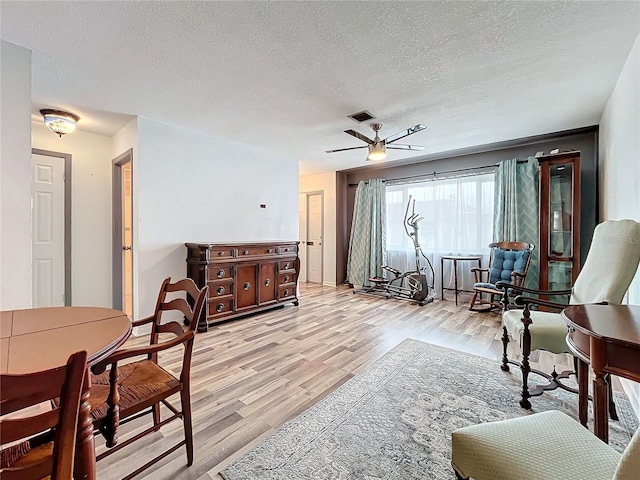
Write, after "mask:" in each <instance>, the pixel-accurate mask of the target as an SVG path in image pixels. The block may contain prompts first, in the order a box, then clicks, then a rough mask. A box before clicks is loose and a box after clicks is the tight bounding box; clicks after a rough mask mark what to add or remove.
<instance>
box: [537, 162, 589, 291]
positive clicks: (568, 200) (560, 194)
mask: <svg viewBox="0 0 640 480" xmlns="http://www.w3.org/2000/svg"><path fill="white" fill-rule="evenodd" d="M538 162H539V164H540V257H539V265H540V270H539V271H540V290H565V289H569V288H571V286H572V285H573V283H574V282H575V280H576V278H577V276H578V273H579V272H580V152H579V151H573V152H564V153H557V154H551V155H544V156H541V157H538ZM552 300H555V301H560V302H563V303H567V301H568V298H566V297H556V298H555V299H552Z"/></svg>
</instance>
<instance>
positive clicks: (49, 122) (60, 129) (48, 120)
mask: <svg viewBox="0 0 640 480" xmlns="http://www.w3.org/2000/svg"><path fill="white" fill-rule="evenodd" d="M40 113H41V114H42V116H43V118H44V124H45V125H46V126H47V127H49V130H51V131H52V132H53V133H55V134H57V135H59V136H60V137H62V135H66V134H67V133H71V132H73V131H74V130H75V129H76V123H77V122H78V120H80V117H78V116H77V115H74V114H73V113H69V112H63V111H62V110H51V109H48V108H46V109H43V110H40Z"/></svg>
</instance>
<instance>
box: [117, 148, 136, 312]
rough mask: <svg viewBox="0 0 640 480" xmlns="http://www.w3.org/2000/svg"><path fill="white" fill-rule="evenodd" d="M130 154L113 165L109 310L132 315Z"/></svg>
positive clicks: (123, 155) (131, 179)
mask: <svg viewBox="0 0 640 480" xmlns="http://www.w3.org/2000/svg"><path fill="white" fill-rule="evenodd" d="M132 159H133V155H132V150H129V151H127V152H125V153H123V154H122V155H120V156H119V157H117V158H116V159H115V160H114V161H113V308H116V309H118V310H122V311H124V312H126V313H127V315H129V316H130V317H132V316H133V315H134V312H133V188H132V185H133V171H132Z"/></svg>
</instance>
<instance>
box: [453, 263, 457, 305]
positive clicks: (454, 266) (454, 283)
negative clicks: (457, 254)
mask: <svg viewBox="0 0 640 480" xmlns="http://www.w3.org/2000/svg"><path fill="white" fill-rule="evenodd" d="M453 287H454V288H455V289H456V307H457V306H458V261H457V260H454V261H453Z"/></svg>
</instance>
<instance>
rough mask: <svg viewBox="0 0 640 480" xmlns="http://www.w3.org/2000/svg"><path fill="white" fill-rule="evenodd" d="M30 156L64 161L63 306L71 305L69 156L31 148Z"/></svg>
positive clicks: (68, 154)
mask: <svg viewBox="0 0 640 480" xmlns="http://www.w3.org/2000/svg"><path fill="white" fill-rule="evenodd" d="M31 155H44V156H45V157H54V158H60V159H63V160H64V304H65V306H69V305H71V154H70V153H62V152H54V151H51V150H42V149H40V148H32V149H31ZM32 165H33V160H32ZM31 195H33V192H31ZM31 222H33V219H31ZM32 242H33V240H32ZM32 268H33V267H32ZM32 294H33V292H32Z"/></svg>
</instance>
